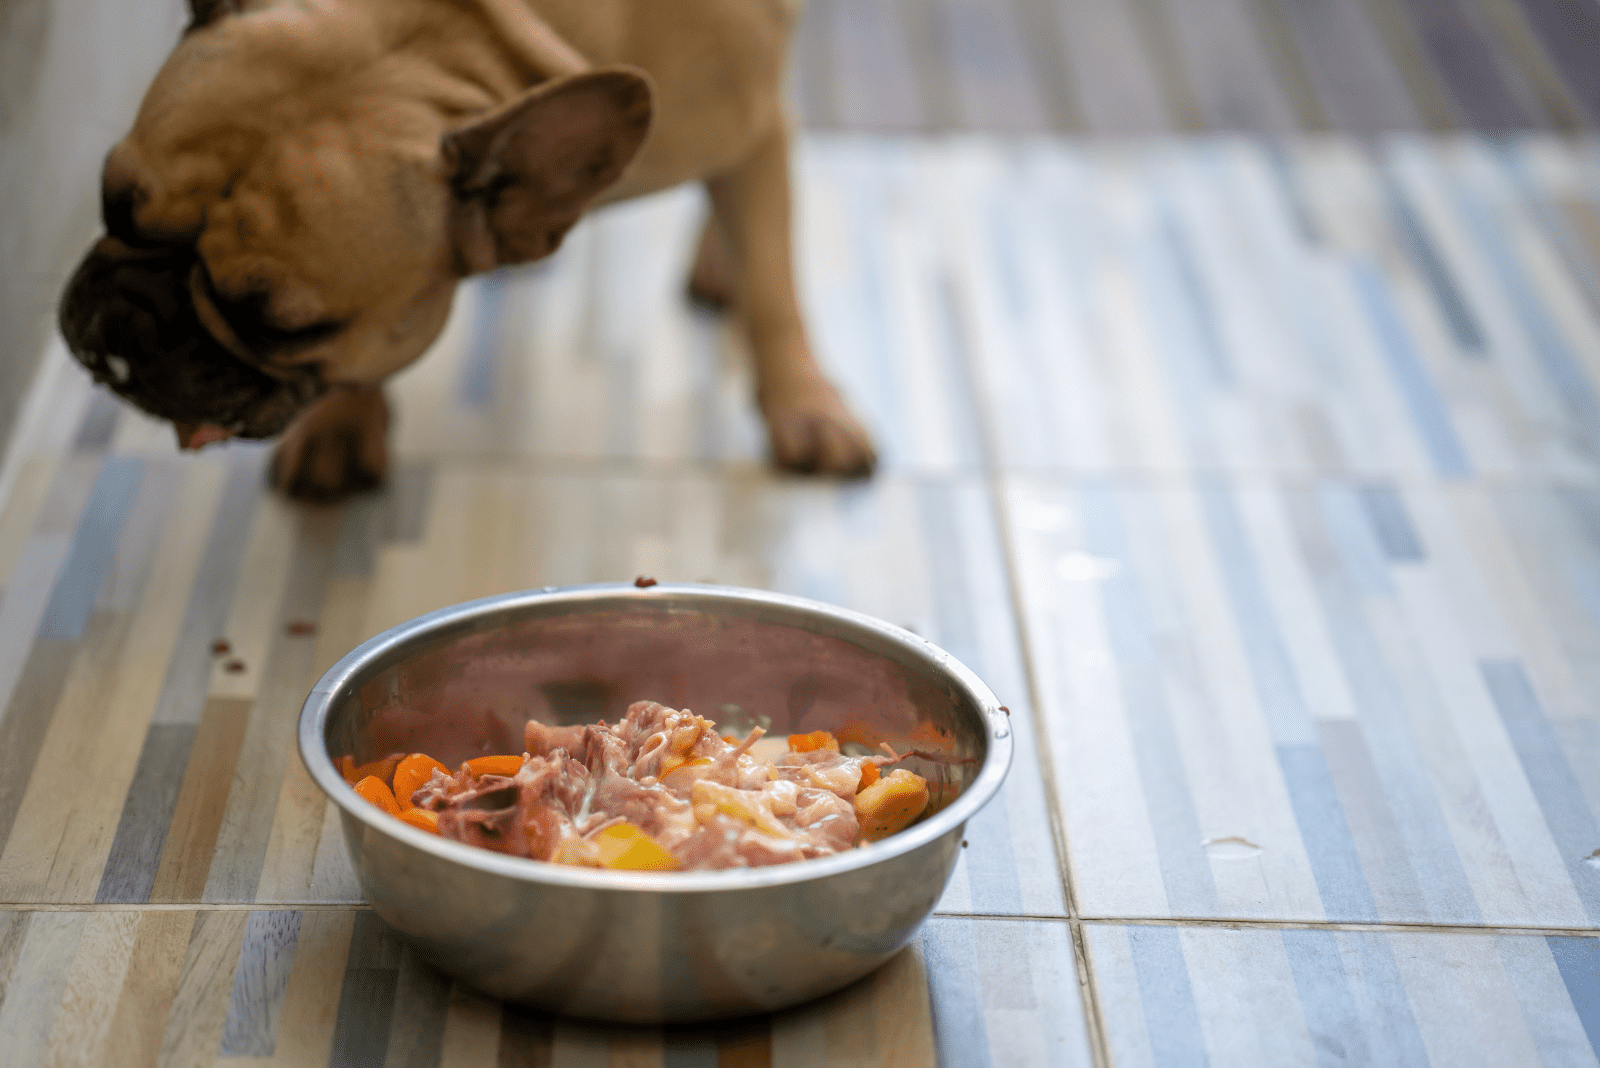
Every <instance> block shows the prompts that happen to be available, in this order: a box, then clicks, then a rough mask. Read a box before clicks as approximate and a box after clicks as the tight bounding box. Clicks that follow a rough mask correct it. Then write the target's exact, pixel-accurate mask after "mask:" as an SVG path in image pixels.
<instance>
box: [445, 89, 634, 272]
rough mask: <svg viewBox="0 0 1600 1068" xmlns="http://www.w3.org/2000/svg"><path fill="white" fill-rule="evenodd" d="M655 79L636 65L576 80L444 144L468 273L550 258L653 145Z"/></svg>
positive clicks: (458, 241) (534, 95) (456, 233)
mask: <svg viewBox="0 0 1600 1068" xmlns="http://www.w3.org/2000/svg"><path fill="white" fill-rule="evenodd" d="M651 113H652V103H651V89H650V82H649V80H648V79H647V77H646V76H645V74H644V72H643V71H638V70H634V69H631V68H627V67H610V68H606V69H604V70H597V71H592V72H588V73H584V74H575V75H572V76H571V77H567V78H561V79H558V80H553V81H550V82H546V83H545V84H543V85H539V86H536V87H535V88H533V89H531V90H529V92H528V93H527V94H526V95H524V96H522V97H521V98H519V99H517V100H514V101H512V102H511V103H510V104H507V105H506V106H505V107H502V108H500V109H498V110H497V111H494V112H492V113H491V114H489V115H487V116H485V117H484V118H482V119H480V120H479V121H477V122H475V123H473V124H472V125H471V126H468V127H466V128H465V129H461V130H456V131H455V132H453V133H450V134H448V135H446V137H445V139H444V165H445V172H446V174H447V175H449V181H450V189H451V192H452V193H453V194H454V196H453V198H452V202H451V209H450V211H451V218H450V231H451V236H452V238H453V239H454V241H455V247H456V256H457V260H458V262H459V265H460V269H461V273H463V274H474V273H476V272H479V271H487V270H492V269H493V268H495V267H498V266H500V265H501V264H507V263H524V262H526V261H528V260H536V259H539V258H540V257H541V256H547V255H549V254H550V253H551V252H554V251H555V250H556V247H557V246H559V245H560V244H561V239H562V237H564V236H565V235H566V232H567V231H568V230H569V229H571V227H572V224H573V223H575V222H577V221H578V216H579V215H581V214H582V213H583V209H584V207H585V206H586V205H587V204H588V203H589V201H590V200H592V199H593V198H594V196H595V195H596V194H597V193H599V192H600V191H601V190H602V189H604V188H605V187H606V186H608V185H610V184H611V183H612V182H614V181H616V180H617V178H618V177H620V176H621V174H622V172H623V170H624V169H625V168H626V167H627V166H628V163H629V162H630V161H631V160H632V159H633V156H634V153H636V152H638V151H639V146H640V145H642V144H644V139H645V135H646V134H647V133H649V130H650V116H651Z"/></svg>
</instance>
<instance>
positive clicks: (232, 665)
mask: <svg viewBox="0 0 1600 1068" xmlns="http://www.w3.org/2000/svg"><path fill="white" fill-rule="evenodd" d="M222 669H223V670H224V671H226V672H227V673H228V674H230V675H237V674H239V673H240V672H242V671H244V661H243V660H237V659H236V660H230V661H228V662H227V663H226V664H223V665H222Z"/></svg>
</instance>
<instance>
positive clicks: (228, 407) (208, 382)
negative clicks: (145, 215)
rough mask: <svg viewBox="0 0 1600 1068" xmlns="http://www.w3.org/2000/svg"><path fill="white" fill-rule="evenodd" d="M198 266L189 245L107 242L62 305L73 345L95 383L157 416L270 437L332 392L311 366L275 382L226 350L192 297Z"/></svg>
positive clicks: (93, 252)
mask: <svg viewBox="0 0 1600 1068" xmlns="http://www.w3.org/2000/svg"><path fill="white" fill-rule="evenodd" d="M196 262H197V261H196V256H195V253H194V251H193V250H192V249H190V248H187V247H181V246H160V247H155V248H135V247H132V246H130V245H127V244H124V243H123V242H122V241H119V240H118V239H116V238H113V237H107V238H103V239H101V240H100V241H99V242H98V243H97V244H96V245H95V246H94V248H92V249H90V251H89V254H88V256H86V257H85V258H84V261H83V263H82V264H80V265H79V267H78V270H77V273H76V274H74V275H73V277H72V281H71V282H70V283H69V284H68V285H67V290H66V293H65V294H64V295H63V296H62V298H61V308H60V324H61V333H62V335H63V336H64V337H65V338H66V341H67V347H68V348H69V349H70V350H71V351H72V354H73V356H75V357H76V358H77V360H78V362H79V363H81V364H83V366H84V367H86V368H88V370H89V372H90V373H91V374H93V375H94V377H95V380H96V381H98V382H102V383H104V384H105V385H107V386H109V387H110V388H111V389H113V390H115V391H116V392H117V393H118V394H119V395H121V396H122V397H123V398H125V399H126V400H128V401H131V402H132V403H134V404H136V405H138V406H139V407H140V408H143V409H144V410H145V411H147V412H149V413H150V414H151V415H154V416H158V417H159V418H162V419H167V420H170V421H172V422H173V423H177V424H180V425H181V424H211V425H214V426H216V427H220V428H222V429H224V430H227V431H229V432H230V433H232V434H233V435H234V436H236V437H241V438H270V437H273V436H274V435H276V434H278V433H280V432H281V431H282V430H283V429H284V428H285V427H287V426H288V425H289V423H290V422H291V421H292V420H293V419H294V417H295V416H296V415H298V414H299V413H300V412H301V411H302V410H303V409H304V408H305V407H306V406H307V405H309V404H310V403H311V402H312V401H314V400H316V399H317V398H318V397H319V396H321V395H322V394H323V393H324V392H325V391H326V386H325V384H324V383H323V382H322V380H321V375H320V374H319V373H318V371H317V369H316V368H315V367H313V366H309V365H303V366H299V367H294V368H290V369H287V370H278V369H274V373H273V374H270V375H269V374H267V373H266V372H265V371H263V370H261V369H259V368H257V367H253V366H251V365H250V364H247V363H245V362H244V361H243V360H241V359H239V358H238V357H237V356H235V355H234V354H233V353H231V352H229V351H228V350H227V349H226V348H224V347H223V346H222V345H221V344H220V343H219V342H218V341H217V339H216V338H215V337H213V336H212V335H211V333H210V332H209V331H207V330H206V329H205V327H204V326H203V325H202V324H201V322H200V319H199V317H198V316H197V315H196V313H195V308H194V303H193V301H192V299H191V298H190V296H189V277H190V275H191V273H192V272H193V271H194V268H195V264H196Z"/></svg>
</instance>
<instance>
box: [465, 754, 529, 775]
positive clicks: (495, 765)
mask: <svg viewBox="0 0 1600 1068" xmlns="http://www.w3.org/2000/svg"><path fill="white" fill-rule="evenodd" d="M521 769H522V758H521V757H519V756H481V757H473V758H472V759H471V760H469V761H467V770H468V771H470V772H472V774H474V775H515V774H516V773H517V772H518V771H520V770H521Z"/></svg>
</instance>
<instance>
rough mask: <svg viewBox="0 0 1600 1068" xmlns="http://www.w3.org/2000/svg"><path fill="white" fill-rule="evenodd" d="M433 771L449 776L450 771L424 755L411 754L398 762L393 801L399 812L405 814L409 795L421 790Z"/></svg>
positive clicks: (409, 800) (408, 805)
mask: <svg viewBox="0 0 1600 1068" xmlns="http://www.w3.org/2000/svg"><path fill="white" fill-rule="evenodd" d="M435 771H442V772H444V773H445V774H446V775H448V774H450V769H449V768H447V767H445V766H444V765H443V764H441V763H439V762H438V761H437V760H435V759H433V757H431V756H429V755H428V754H426V753H412V754H411V755H410V756H408V757H406V758H405V759H404V760H402V761H400V763H399V764H398V765H396V767H395V769H394V799H395V803H396V804H398V805H399V806H400V811H401V812H405V811H406V810H407V809H409V808H410V807H411V795H412V794H414V793H416V792H417V791H418V790H419V789H421V787H422V784H423V783H425V782H427V781H428V780H429V779H431V778H433V773H434V772H435Z"/></svg>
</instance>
